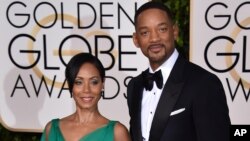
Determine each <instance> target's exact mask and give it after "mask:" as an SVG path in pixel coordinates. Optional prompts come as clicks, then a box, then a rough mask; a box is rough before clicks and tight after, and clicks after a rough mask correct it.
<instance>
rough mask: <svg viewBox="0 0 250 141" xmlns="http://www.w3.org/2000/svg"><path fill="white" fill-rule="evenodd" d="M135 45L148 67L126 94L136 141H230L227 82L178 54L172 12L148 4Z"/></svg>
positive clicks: (139, 20)
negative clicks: (222, 81)
mask: <svg viewBox="0 0 250 141" xmlns="http://www.w3.org/2000/svg"><path fill="white" fill-rule="evenodd" d="M134 22H135V33H134V34H133V41H134V44H135V45H136V46H137V47H138V48H140V49H141V51H142V53H143V54H144V55H145V56H146V57H147V58H148V60H149V68H148V69H147V70H145V71H144V72H142V73H141V74H140V75H138V76H136V77H134V78H133V79H131V81H130V82H129V85H128V89H127V98H128V107H129V114H130V117H131V119H130V133H131V137H132V140H133V141H229V132H230V131H229V126H230V118H229V111H228V107H227V101H226V96H225V92H224V89H223V86H222V83H221V82H220V80H219V79H218V77H217V76H215V75H214V74H212V73H210V72H208V71H206V70H205V69H203V68H201V67H199V66H198V65H195V64H193V63H191V62H189V61H188V60H186V59H185V58H184V57H182V56H181V54H179V53H178V51H177V50H176V48H175V39H176V38H177V35H178V28H177V26H176V25H175V22H174V20H173V15H172V14H171V11H170V10H169V9H168V8H167V7H166V6H164V4H161V3H158V2H147V3H145V4H144V5H142V6H141V7H140V8H139V9H138V10H137V11H136V13H135V18H134Z"/></svg>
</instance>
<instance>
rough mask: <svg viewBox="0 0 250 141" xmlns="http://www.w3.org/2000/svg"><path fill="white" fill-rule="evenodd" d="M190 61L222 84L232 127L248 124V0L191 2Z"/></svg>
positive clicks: (249, 69) (249, 7)
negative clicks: (213, 75) (210, 73)
mask: <svg viewBox="0 0 250 141" xmlns="http://www.w3.org/2000/svg"><path fill="white" fill-rule="evenodd" d="M190 6H191V7H190V8H191V18H190V33H191V34H190V35H191V36H190V60H191V61H192V62H194V63H196V64H199V65H200V66H202V67H204V68H205V69H207V70H209V71H210V72H212V73H215V74H216V75H217V76H218V77H219V78H220V80H221V81H222V83H223V85H224V89H225V92H226V96H227V102H228V106H229V110H230V118H231V121H232V124H250V97H249V96H250V32H249V31H250V14H249V9H250V1H247V0H208V1H203V0H191V5H190Z"/></svg>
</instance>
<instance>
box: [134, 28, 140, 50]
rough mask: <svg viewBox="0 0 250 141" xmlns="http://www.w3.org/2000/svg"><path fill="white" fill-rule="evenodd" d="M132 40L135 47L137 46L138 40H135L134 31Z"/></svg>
mask: <svg viewBox="0 0 250 141" xmlns="http://www.w3.org/2000/svg"><path fill="white" fill-rule="evenodd" d="M133 42H134V44H135V46H136V47H139V44H138V40H137V35H136V33H135V32H134V33H133Z"/></svg>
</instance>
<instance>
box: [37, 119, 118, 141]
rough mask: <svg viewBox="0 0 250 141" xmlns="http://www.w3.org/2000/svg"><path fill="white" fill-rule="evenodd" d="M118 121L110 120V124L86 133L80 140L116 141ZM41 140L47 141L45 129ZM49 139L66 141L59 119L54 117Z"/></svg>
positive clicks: (50, 140)
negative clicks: (115, 132) (115, 133)
mask: <svg viewBox="0 0 250 141" xmlns="http://www.w3.org/2000/svg"><path fill="white" fill-rule="evenodd" d="M116 122H117V121H109V122H108V124H106V125H105V126H103V127H100V128H98V129H96V130H94V131H92V132H91V133H89V134H87V135H85V136H84V137H82V138H81V139H80V140H79V141H114V126H115V124H116ZM40 141H46V132H45V129H44V131H43V134H42V136H41V140H40ZM49 141H65V140H64V138H63V135H62V132H61V130H60V128H59V119H53V120H52V121H51V128H50V131H49Z"/></svg>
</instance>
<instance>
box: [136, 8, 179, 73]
mask: <svg viewBox="0 0 250 141" xmlns="http://www.w3.org/2000/svg"><path fill="white" fill-rule="evenodd" d="M177 35H178V30H177V28H176V27H175V25H173V23H172V22H171V21H170V19H169V17H168V15H167V14H166V13H165V12H164V11H162V10H160V9H156V8H152V9H147V10H145V11H143V12H142V13H140V14H139V16H138V17H137V25H136V32H135V33H134V34H133V40H134V43H135V45H136V46H137V47H139V48H140V49H141V51H142V53H143V54H144V55H145V56H146V57H147V58H148V59H149V62H150V65H151V67H152V68H153V69H154V70H155V69H157V68H158V67H159V66H160V65H161V64H162V63H163V62H164V61H165V60H167V59H168V57H169V56H170V55H171V54H172V53H173V51H174V42H175V39H176V38H177Z"/></svg>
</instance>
